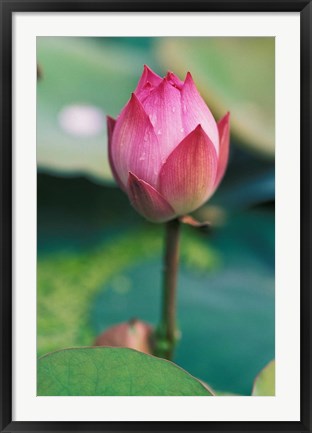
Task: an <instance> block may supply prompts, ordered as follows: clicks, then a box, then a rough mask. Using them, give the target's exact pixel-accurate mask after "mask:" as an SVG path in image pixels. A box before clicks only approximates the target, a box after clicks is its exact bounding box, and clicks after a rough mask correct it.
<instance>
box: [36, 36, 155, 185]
mask: <svg viewBox="0 0 312 433" xmlns="http://www.w3.org/2000/svg"><path fill="white" fill-rule="evenodd" d="M99 39H101V43H99ZM115 39H116V38H115ZM117 39H118V38H117ZM149 52H150V51H149V49H148V46H142V47H141V46H136V45H132V46H131V47H129V46H127V45H123V44H118V43H116V42H114V39H112V38H79V37H38V38H37V61H38V64H39V65H40V69H41V71H42V79H40V80H39V82H38V87H37V161H38V167H39V169H40V170H45V171H49V172H51V171H52V172H57V173H65V174H66V173H68V174H81V173H83V174H87V175H89V176H91V177H94V178H96V179H98V180H99V179H100V180H111V179H112V176H111V172H110V168H109V165H108V160H107V138H106V120H105V115H106V114H109V115H111V116H116V115H117V114H118V113H119V111H120V110H121V108H122V107H123V106H124V105H125V104H126V102H127V100H128V99H129V97H130V94H131V92H132V91H133V89H134V88H135V86H136V83H137V81H138V77H139V76H140V74H141V72H142V68H143V64H144V63H152V64H153V60H152V58H151V56H150V54H149ZM77 106H78V108H79V107H85V106H87V107H91V108H92V109H96V110H99V113H98V116H97V117H96V118H95V120H94V121H95V122H96V125H97V129H96V130H95V132H94V133H91V132H90V133H89V134H87V135H81V134H80V135H79V134H77V135H76V134H73V133H71V131H70V130H69V131H68V130H67V129H66V128H65V129H64V125H63V124H64V123H65V125H66V124H67V123H68V122H69V126H70V122H75V121H76V123H77V122H78V125H76V128H79V127H80V126H81V125H79V122H80V123H82V122H83V121H84V120H81V119H79V118H78V119H76V120H75V118H74V116H75V115H77V110H76V111H71V113H72V117H73V119H71V118H69V119H68V118H66V119H67V120H66V119H65V120H66V122H67V123H66V122H65V121H64V119H63V117H64V109H67V110H68V109H72V108H77ZM62 116H63V117H62ZM62 119H63V122H62ZM91 121H92V113H91Z"/></svg>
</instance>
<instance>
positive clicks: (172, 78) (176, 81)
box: [166, 72, 184, 90]
mask: <svg viewBox="0 0 312 433" xmlns="http://www.w3.org/2000/svg"><path fill="white" fill-rule="evenodd" d="M166 79H167V81H168V82H169V83H170V84H171V86H174V87H176V88H177V89H179V90H181V89H182V87H183V85H184V83H183V81H181V80H180V78H179V77H177V76H176V75H175V74H174V73H173V72H168V74H167V76H166Z"/></svg>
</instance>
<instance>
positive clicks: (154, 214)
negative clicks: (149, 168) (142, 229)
mask: <svg viewBox="0 0 312 433" xmlns="http://www.w3.org/2000/svg"><path fill="white" fill-rule="evenodd" d="M128 195H129V199H130V201H131V203H132V205H133V207H134V208H135V209H136V210H137V211H138V212H139V213H140V214H141V215H143V216H144V217H145V218H146V219H148V220H150V221H153V222H158V223H160V222H164V221H168V220H170V219H172V218H174V217H175V212H174V210H173V209H172V207H171V206H170V204H169V203H168V202H167V201H166V200H165V199H164V197H163V196H162V195H161V194H160V193H159V192H157V191H156V189H155V188H153V187H152V186H151V185H149V184H148V183H147V182H144V180H142V179H139V178H138V177H137V176H135V175H134V174H133V173H131V172H130V173H129V179H128Z"/></svg>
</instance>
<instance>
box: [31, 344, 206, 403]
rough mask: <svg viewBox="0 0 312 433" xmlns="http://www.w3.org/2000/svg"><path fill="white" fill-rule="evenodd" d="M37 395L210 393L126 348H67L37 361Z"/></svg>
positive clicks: (174, 369) (160, 361)
mask: <svg viewBox="0 0 312 433" xmlns="http://www.w3.org/2000/svg"><path fill="white" fill-rule="evenodd" d="M38 395H40V396H47V395H48V396H54V395H56V396H64V395H74V396H83V395H91V396H109V395H110V396H152V395H153V396H180V395H184V396H199V395H202V396H211V395H212V394H211V393H210V392H209V391H208V389H206V388H205V387H204V386H203V385H202V384H201V383H200V381H198V380H197V379H195V378H194V377H192V376H191V375H190V374H188V373H187V372H186V371H184V370H182V369H181V368H179V367H178V366H176V365H175V364H173V363H172V362H169V361H165V360H163V359H159V358H156V357H154V356H150V355H146V354H143V353H141V352H137V351H135V350H131V349H125V348H118V349H117V348H108V347H105V348H104V347H101V348H91V347H89V348H81V349H67V350H62V351H59V352H54V353H51V354H49V355H46V356H43V357H42V358H40V359H39V360H38Z"/></svg>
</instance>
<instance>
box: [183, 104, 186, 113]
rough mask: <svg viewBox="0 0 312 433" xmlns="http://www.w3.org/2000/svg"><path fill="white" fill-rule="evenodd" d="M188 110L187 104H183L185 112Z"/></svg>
mask: <svg viewBox="0 0 312 433" xmlns="http://www.w3.org/2000/svg"><path fill="white" fill-rule="evenodd" d="M186 112H187V107H186V104H183V113H186Z"/></svg>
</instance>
